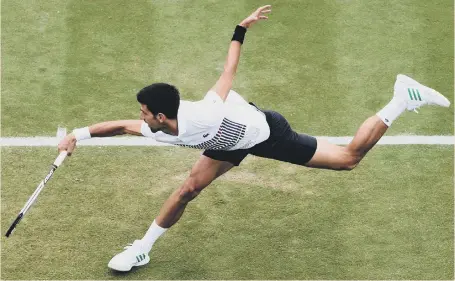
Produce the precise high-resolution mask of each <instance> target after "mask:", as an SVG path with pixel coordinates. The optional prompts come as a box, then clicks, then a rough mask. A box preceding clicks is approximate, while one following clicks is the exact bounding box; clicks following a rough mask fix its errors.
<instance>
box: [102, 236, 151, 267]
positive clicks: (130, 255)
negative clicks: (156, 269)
mask: <svg viewBox="0 0 455 281" xmlns="http://www.w3.org/2000/svg"><path fill="white" fill-rule="evenodd" d="M124 249H125V250H124V251H123V252H121V253H120V254H117V255H115V256H114V257H113V258H112V259H111V261H110V262H109V264H108V265H107V266H108V267H109V268H112V269H114V270H117V271H130V270H131V268H132V267H133V266H141V265H145V264H147V263H149V261H150V257H149V255H148V253H147V252H146V251H145V250H144V246H143V245H142V241H141V240H136V241H134V243H133V244H129V245H128V246H126V247H125V248H124Z"/></svg>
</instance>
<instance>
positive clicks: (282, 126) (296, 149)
mask: <svg viewBox="0 0 455 281" xmlns="http://www.w3.org/2000/svg"><path fill="white" fill-rule="evenodd" d="M262 112H264V114H265V117H266V119H267V123H268V124H269V126H270V137H269V138H268V139H267V140H265V141H263V142H261V143H259V144H256V145H255V146H253V147H251V148H248V149H238V150H205V151H204V153H203V155H205V156H207V157H209V158H212V159H215V160H220V161H227V162H230V163H232V164H233V165H235V166H238V165H240V162H242V160H243V159H244V158H245V157H246V156H247V155H248V154H252V155H256V156H259V157H264V158H270V159H275V160H279V161H284V162H288V163H292V164H297V165H305V164H306V163H308V161H310V160H311V158H312V157H313V155H314V153H315V152H316V147H317V141H316V138H314V137H312V136H309V135H305V134H299V133H296V132H295V131H294V130H292V128H291V126H290V125H289V123H288V121H287V120H286V118H284V116H283V115H281V114H280V113H278V112H275V111H271V110H262Z"/></svg>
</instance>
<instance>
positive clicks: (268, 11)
mask: <svg viewBox="0 0 455 281" xmlns="http://www.w3.org/2000/svg"><path fill="white" fill-rule="evenodd" d="M270 12H272V10H265V11H261V13H263V14H268V13H270Z"/></svg>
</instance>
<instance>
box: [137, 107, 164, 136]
mask: <svg viewBox="0 0 455 281" xmlns="http://www.w3.org/2000/svg"><path fill="white" fill-rule="evenodd" d="M141 119H142V120H144V121H145V123H147V125H148V126H149V128H150V130H151V131H152V132H153V133H156V132H158V131H161V129H162V128H163V124H162V123H161V122H160V120H159V119H158V118H156V117H155V116H154V115H153V113H152V112H150V110H148V108H147V106H146V105H145V104H141Z"/></svg>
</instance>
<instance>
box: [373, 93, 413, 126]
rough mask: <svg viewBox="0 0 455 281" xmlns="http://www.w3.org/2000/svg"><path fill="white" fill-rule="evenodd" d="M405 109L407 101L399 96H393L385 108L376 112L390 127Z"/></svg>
mask: <svg viewBox="0 0 455 281" xmlns="http://www.w3.org/2000/svg"><path fill="white" fill-rule="evenodd" d="M405 110H406V102H405V101H402V100H401V99H399V98H397V97H393V99H392V100H391V101H390V102H389V103H388V104H387V105H386V106H385V107H384V108H383V109H381V110H380V111H379V112H378V113H376V115H377V116H378V117H379V118H380V119H381V120H382V122H384V124H386V125H387V127H390V125H392V123H393V121H395V119H397V118H398V116H400V115H401V113H403V112H404V111H405Z"/></svg>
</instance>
